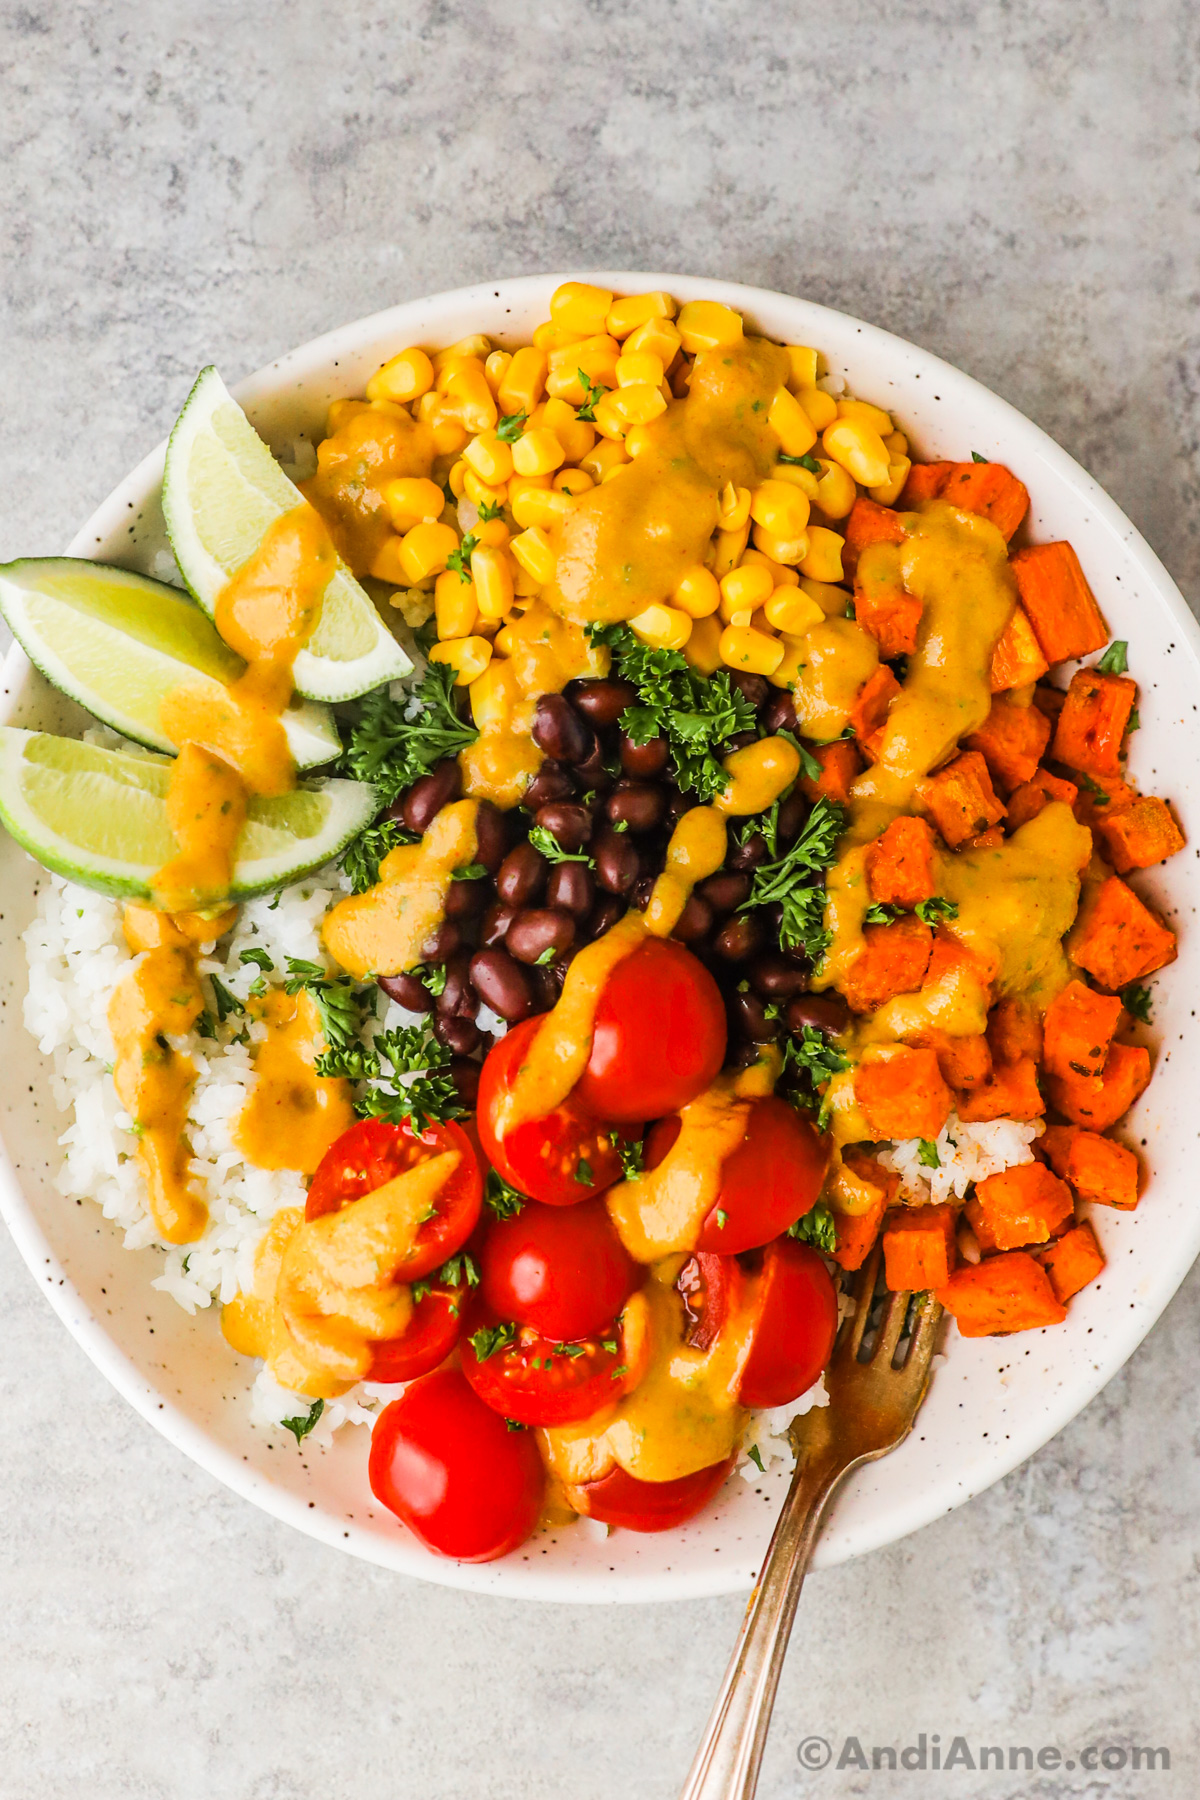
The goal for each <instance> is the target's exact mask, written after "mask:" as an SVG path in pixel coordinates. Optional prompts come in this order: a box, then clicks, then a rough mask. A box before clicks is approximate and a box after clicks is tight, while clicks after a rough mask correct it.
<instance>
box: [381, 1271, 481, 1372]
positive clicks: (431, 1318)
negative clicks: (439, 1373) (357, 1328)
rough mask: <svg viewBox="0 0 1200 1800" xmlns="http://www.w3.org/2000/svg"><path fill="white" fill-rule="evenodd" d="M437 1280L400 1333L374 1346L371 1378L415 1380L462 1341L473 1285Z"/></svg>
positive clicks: (440, 1361) (414, 1309)
mask: <svg viewBox="0 0 1200 1800" xmlns="http://www.w3.org/2000/svg"><path fill="white" fill-rule="evenodd" d="M434 1284H435V1285H434V1286H432V1287H430V1288H429V1289H428V1291H427V1292H426V1293H424V1294H422V1295H421V1298H420V1299H419V1300H418V1301H417V1303H416V1305H415V1306H414V1307H413V1311H412V1317H411V1318H410V1319H409V1321H408V1325H407V1326H406V1328H405V1329H404V1331H403V1332H402V1333H401V1334H400V1336H399V1337H398V1338H388V1339H387V1340H386V1341H385V1342H383V1343H381V1344H374V1345H373V1346H372V1351H371V1367H370V1368H369V1369H368V1370H367V1374H366V1379H367V1380H368V1381H381V1382H388V1381H415V1380H416V1379H417V1377H418V1375H428V1374H429V1371H430V1370H431V1369H436V1368H437V1366H438V1364H439V1363H443V1362H445V1360H446V1358H447V1357H448V1356H449V1354H450V1352H451V1351H452V1350H453V1348H454V1346H455V1344H457V1342H458V1336H459V1333H460V1331H461V1330H462V1325H463V1312H464V1308H465V1307H466V1305H467V1296H468V1294H469V1292H470V1289H469V1287H468V1285H467V1283H466V1282H465V1281H461V1282H459V1283H457V1284H456V1285H454V1286H450V1285H447V1284H446V1283H445V1282H440V1281H438V1279H437V1276H436V1275H435V1276H434Z"/></svg>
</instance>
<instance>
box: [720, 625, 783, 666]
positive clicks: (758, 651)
mask: <svg viewBox="0 0 1200 1800" xmlns="http://www.w3.org/2000/svg"><path fill="white" fill-rule="evenodd" d="M720 649H721V661H722V662H723V663H724V664H725V665H726V667H727V668H730V669H743V670H746V671H748V672H749V673H750V674H751V675H771V674H773V673H774V671H775V670H776V669H777V668H778V667H779V665H780V663H781V662H782V661H783V645H782V644H781V643H780V641H779V639H778V638H776V637H771V636H770V635H769V634H768V633H767V632H765V631H756V630H755V628H754V626H753V625H727V626H726V627H725V629H724V631H723V632H722V633H721V644H720Z"/></svg>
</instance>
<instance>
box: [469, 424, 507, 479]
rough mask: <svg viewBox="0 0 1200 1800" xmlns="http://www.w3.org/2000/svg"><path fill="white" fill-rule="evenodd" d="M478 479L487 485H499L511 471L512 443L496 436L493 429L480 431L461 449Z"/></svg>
mask: <svg viewBox="0 0 1200 1800" xmlns="http://www.w3.org/2000/svg"><path fill="white" fill-rule="evenodd" d="M463 456H464V458H465V459H466V461H467V462H469V463H470V465H471V467H472V468H473V469H474V471H475V473H476V474H477V475H478V477H479V479H480V481H486V483H487V485H488V486H489V487H500V486H501V485H502V484H503V483H504V482H506V481H507V480H508V478H509V476H510V475H511V474H512V472H513V453H512V445H511V444H506V443H505V442H504V440H503V438H498V437H497V436H496V433H495V432H494V431H481V432H480V433H479V436H478V437H476V438H472V439H471V442H470V443H469V444H468V445H467V446H466V448H465V449H464V451H463Z"/></svg>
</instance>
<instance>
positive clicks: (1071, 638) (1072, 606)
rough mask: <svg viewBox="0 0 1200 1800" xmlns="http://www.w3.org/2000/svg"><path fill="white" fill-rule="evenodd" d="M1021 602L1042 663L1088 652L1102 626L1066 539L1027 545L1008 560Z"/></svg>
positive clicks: (1098, 641)
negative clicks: (1034, 636)
mask: <svg viewBox="0 0 1200 1800" xmlns="http://www.w3.org/2000/svg"><path fill="white" fill-rule="evenodd" d="M1012 572H1013V574H1014V575H1015V576H1016V578H1017V587H1018V589H1019V590H1020V595H1021V604H1022V606H1023V607H1024V608H1025V611H1026V612H1027V613H1028V615H1029V622H1030V624H1031V625H1032V626H1033V629H1034V631H1035V633H1036V634H1037V640H1038V643H1039V644H1040V645H1041V647H1042V650H1043V651H1044V653H1045V656H1046V659H1047V661H1048V662H1052V663H1057V662H1072V661H1074V659H1075V658H1076V657H1079V656H1090V655H1091V653H1092V651H1093V650H1099V649H1100V648H1101V646H1102V645H1104V644H1106V643H1107V642H1108V626H1107V625H1106V624H1105V623H1104V614H1103V613H1102V612H1101V611H1100V608H1099V607H1098V606H1097V605H1096V599H1095V595H1094V594H1093V593H1092V590H1091V588H1090V587H1089V586H1088V584H1087V579H1086V577H1085V576H1084V573H1083V570H1082V569H1081V568H1080V566H1079V558H1078V557H1077V556H1076V554H1075V552H1074V550H1073V549H1072V548H1071V546H1070V544H1065V543H1059V544H1033V545H1031V546H1030V547H1029V548H1028V549H1025V550H1017V551H1016V552H1015V553H1014V555H1013V559H1012Z"/></svg>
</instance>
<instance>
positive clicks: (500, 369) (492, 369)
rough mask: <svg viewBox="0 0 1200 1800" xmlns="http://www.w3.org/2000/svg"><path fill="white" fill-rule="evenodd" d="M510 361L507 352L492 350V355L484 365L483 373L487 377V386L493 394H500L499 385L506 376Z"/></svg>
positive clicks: (510, 358) (509, 355)
mask: <svg viewBox="0 0 1200 1800" xmlns="http://www.w3.org/2000/svg"><path fill="white" fill-rule="evenodd" d="M511 361H512V356H511V354H510V352H509V351H507V350H493V351H492V354H491V355H490V356H489V357H488V359H487V361H486V362H485V363H484V365H483V372H484V374H485V375H486V376H487V384H488V386H489V387H490V388H491V390H492V392H493V394H498V393H499V392H500V383H501V382H502V381H503V380H504V377H505V376H506V375H507V373H508V365H509V363H510V362H511Z"/></svg>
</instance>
